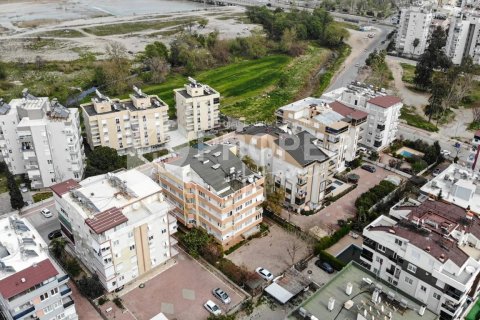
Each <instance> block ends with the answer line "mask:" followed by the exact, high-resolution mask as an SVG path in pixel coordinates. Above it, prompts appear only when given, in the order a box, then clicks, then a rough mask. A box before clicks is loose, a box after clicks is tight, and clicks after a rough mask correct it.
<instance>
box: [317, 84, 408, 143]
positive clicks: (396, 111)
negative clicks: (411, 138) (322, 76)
mask: <svg viewBox="0 0 480 320" xmlns="http://www.w3.org/2000/svg"><path fill="white" fill-rule="evenodd" d="M321 98H322V99H324V100H325V101H327V102H328V103H329V104H330V105H331V106H334V105H335V104H332V103H333V102H335V101H337V102H339V103H341V104H343V105H345V106H347V107H350V108H353V109H355V110H359V111H363V112H365V113H367V114H368V117H367V123H366V125H364V126H362V127H360V128H359V129H358V130H359V132H361V135H362V136H363V138H362V139H361V140H360V141H359V142H358V143H360V144H362V145H364V146H366V147H368V148H370V149H373V150H381V149H383V148H386V147H387V146H388V145H389V144H390V143H391V142H392V141H393V140H395V135H396V133H397V130H398V118H399V117H400V109H401V108H402V106H403V103H402V101H401V100H400V98H398V97H395V96H391V95H387V94H386V93H385V90H383V89H381V90H380V91H377V90H374V89H373V88H372V87H371V86H367V85H364V84H361V83H358V82H354V83H352V84H351V85H348V86H347V87H342V88H339V89H336V90H333V91H330V92H327V93H325V94H323V95H322V97H321ZM337 108H338V105H337ZM337 110H338V109H337ZM362 129H364V130H362ZM357 141H358V140H357Z"/></svg>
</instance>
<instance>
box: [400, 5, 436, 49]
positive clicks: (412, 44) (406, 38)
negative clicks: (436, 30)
mask: <svg viewBox="0 0 480 320" xmlns="http://www.w3.org/2000/svg"><path fill="white" fill-rule="evenodd" d="M432 19H433V13H432V12H431V11H430V10H429V9H428V8H422V7H413V6H412V7H409V8H403V9H402V10H401V14H400V20H399V22H398V33H397V38H396V39H395V48H396V50H397V51H398V52H399V53H401V54H403V55H406V56H412V57H418V56H420V55H421V54H422V53H423V52H424V51H425V49H426V47H427V40H428V34H429V29H430V24H431V23H432Z"/></svg>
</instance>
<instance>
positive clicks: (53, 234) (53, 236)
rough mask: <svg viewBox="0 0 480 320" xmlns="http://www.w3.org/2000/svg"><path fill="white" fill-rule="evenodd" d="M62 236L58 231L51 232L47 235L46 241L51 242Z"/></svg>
mask: <svg viewBox="0 0 480 320" xmlns="http://www.w3.org/2000/svg"><path fill="white" fill-rule="evenodd" d="M61 236H62V231H60V229H57V230H53V231H52V232H50V233H49V234H48V240H53V239H55V238H60V237H61Z"/></svg>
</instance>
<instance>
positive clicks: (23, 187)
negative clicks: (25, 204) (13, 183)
mask: <svg viewBox="0 0 480 320" xmlns="http://www.w3.org/2000/svg"><path fill="white" fill-rule="evenodd" d="M20 191H22V192H23V193H25V192H28V188H27V185H26V184H25V183H20Z"/></svg>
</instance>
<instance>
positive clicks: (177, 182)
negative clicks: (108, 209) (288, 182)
mask: <svg viewBox="0 0 480 320" xmlns="http://www.w3.org/2000/svg"><path fill="white" fill-rule="evenodd" d="M230 149H232V150H230ZM235 149H236V148H235V147H232V146H231V145H230V146H224V145H216V146H205V147H204V149H203V150H201V151H199V150H197V149H191V148H185V149H182V150H180V151H179V153H178V154H177V155H176V157H172V158H170V159H168V161H165V162H160V163H158V172H159V180H160V183H161V186H162V188H163V191H164V193H165V195H166V197H167V199H168V200H169V201H170V202H172V203H173V204H174V206H175V209H174V213H175V215H176V218H177V219H178V221H180V222H181V223H182V224H183V225H185V226H187V227H200V228H203V229H205V230H206V231H207V232H208V233H209V234H211V235H213V236H214V237H215V239H216V240H217V241H218V242H219V243H220V244H222V246H223V247H225V248H227V247H230V246H232V245H234V244H236V243H238V242H240V241H241V240H243V239H245V238H247V237H248V236H250V235H252V234H254V233H256V232H258V231H259V224H260V223H261V222H262V213H263V210H262V207H261V204H262V202H263V200H264V195H263V192H264V190H263V184H264V180H265V179H264V178H263V177H262V176H261V175H260V174H257V173H254V172H252V171H251V170H250V169H248V168H247V167H246V166H245V164H244V163H243V162H242V161H241V160H240V159H239V158H238V157H237V156H236V155H235V153H236V150H235Z"/></svg>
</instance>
